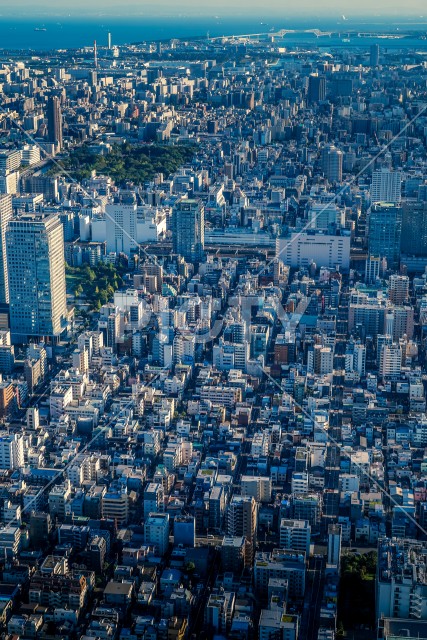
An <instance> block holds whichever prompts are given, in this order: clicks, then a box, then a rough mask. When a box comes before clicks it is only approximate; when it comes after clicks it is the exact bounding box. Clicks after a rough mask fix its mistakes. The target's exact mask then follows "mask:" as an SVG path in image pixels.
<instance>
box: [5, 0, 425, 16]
mask: <svg viewBox="0 0 427 640" xmlns="http://www.w3.org/2000/svg"><path fill="white" fill-rule="evenodd" d="M49 9H50V10H51V11H52V13H53V14H56V15H59V14H63V15H67V13H68V12H69V13H71V14H72V15H73V17H74V16H75V15H76V12H78V13H80V15H89V14H92V15H96V14H100V13H101V14H115V15H121V16H123V17H127V16H130V15H141V14H145V15H153V16H156V15H161V14H166V15H180V14H183V13H188V12H190V13H191V14H193V15H194V16H198V15H204V16H209V15H212V16H216V15H219V16H220V17H222V16H233V15H236V16H237V15H245V16H246V17H250V14H253V15H256V16H263V15H265V17H268V16H273V15H278V16H281V17H286V16H292V17H298V16H300V17H306V16H310V14H311V15H313V14H314V15H316V16H325V17H327V16H334V15H339V16H341V15H342V14H345V15H347V14H348V16H349V17H350V18H351V16H355V17H356V16H361V15H366V16H368V15H370V16H376V15H377V16H383V17H385V16H387V15H393V16H396V15H399V14H402V15H404V16H409V15H413V16H414V17H417V18H419V17H420V16H424V17H426V16H427V4H426V2H425V0H406V2H404V3H402V1H401V0H375V2H372V0H358V1H357V2H354V0H340V1H339V2H338V1H337V0H268V1H267V2H266V3H260V0H202V1H200V0H197V1H196V0H157V1H156V2H153V1H152V0H151V1H146V0H123V2H117V0H39V1H38V2H37V3H35V2H30V1H29V0H17V1H16V2H14V3H11V2H10V0H0V14H3V15H8V16H10V17H15V18H19V17H20V15H22V13H21V12H23V13H24V15H27V16H28V15H31V14H32V15H37V13H39V12H40V11H46V10H49Z"/></svg>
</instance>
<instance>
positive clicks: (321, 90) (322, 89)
mask: <svg viewBox="0 0 427 640" xmlns="http://www.w3.org/2000/svg"><path fill="white" fill-rule="evenodd" d="M325 98H326V78H325V76H319V75H317V74H312V75H311V76H309V77H308V91H307V99H308V102H311V103H312V102H321V101H322V100H325Z"/></svg>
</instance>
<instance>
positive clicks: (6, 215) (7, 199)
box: [0, 195, 13, 303]
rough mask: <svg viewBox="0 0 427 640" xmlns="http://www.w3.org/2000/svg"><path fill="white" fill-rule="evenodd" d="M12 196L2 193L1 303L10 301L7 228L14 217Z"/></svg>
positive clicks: (0, 220)
mask: <svg viewBox="0 0 427 640" xmlns="http://www.w3.org/2000/svg"><path fill="white" fill-rule="evenodd" d="M12 213H13V212H12V196H11V195H0V303H7V302H9V282H8V275H7V259H6V228H7V225H8V223H9V220H11V219H12Z"/></svg>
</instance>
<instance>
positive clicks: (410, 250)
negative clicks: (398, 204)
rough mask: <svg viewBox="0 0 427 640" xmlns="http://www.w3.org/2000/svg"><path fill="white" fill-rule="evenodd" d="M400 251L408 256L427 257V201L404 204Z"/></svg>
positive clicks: (408, 201)
mask: <svg viewBox="0 0 427 640" xmlns="http://www.w3.org/2000/svg"><path fill="white" fill-rule="evenodd" d="M400 249H401V251H402V253H403V254H405V255H406V256H427V201H424V202H419V201H418V200H404V201H403V202H402V236H401V241H400Z"/></svg>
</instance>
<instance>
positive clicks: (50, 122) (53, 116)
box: [47, 96, 62, 149]
mask: <svg viewBox="0 0 427 640" xmlns="http://www.w3.org/2000/svg"><path fill="white" fill-rule="evenodd" d="M47 131H48V138H49V142H52V143H53V144H54V145H56V146H57V147H58V148H59V149H61V148H62V111H61V103H60V101H59V98H58V97H57V96H50V98H49V100H48V103H47Z"/></svg>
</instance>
